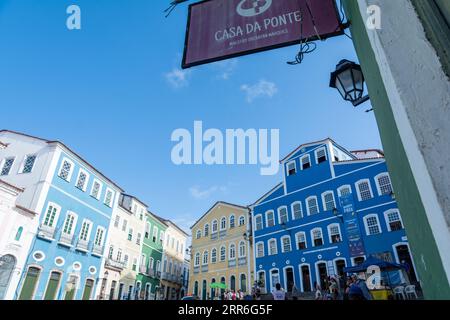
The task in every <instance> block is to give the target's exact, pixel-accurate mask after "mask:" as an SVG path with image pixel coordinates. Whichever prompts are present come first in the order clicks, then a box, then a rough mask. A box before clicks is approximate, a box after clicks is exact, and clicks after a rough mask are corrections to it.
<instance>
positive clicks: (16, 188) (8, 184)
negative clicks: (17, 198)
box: [0, 179, 25, 192]
mask: <svg viewBox="0 0 450 320" xmlns="http://www.w3.org/2000/svg"><path fill="white" fill-rule="evenodd" d="M0 183H1V184H4V185H6V186H7V187H9V188H11V189H14V190H15V191H17V192H24V191H25V189H24V188H20V187H16V186H15V185H13V184H11V183H9V182H6V181H5V180H1V179H0Z"/></svg>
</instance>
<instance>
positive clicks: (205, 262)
mask: <svg viewBox="0 0 450 320" xmlns="http://www.w3.org/2000/svg"><path fill="white" fill-rule="evenodd" d="M207 264H208V251H205V252H203V265H207Z"/></svg>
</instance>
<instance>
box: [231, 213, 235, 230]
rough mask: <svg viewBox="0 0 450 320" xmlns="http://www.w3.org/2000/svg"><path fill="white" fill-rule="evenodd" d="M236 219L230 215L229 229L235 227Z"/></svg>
mask: <svg viewBox="0 0 450 320" xmlns="http://www.w3.org/2000/svg"><path fill="white" fill-rule="evenodd" d="M235 220H236V219H235V217H234V214H232V215H231V216H230V229H233V228H234V227H235V226H236V221H235Z"/></svg>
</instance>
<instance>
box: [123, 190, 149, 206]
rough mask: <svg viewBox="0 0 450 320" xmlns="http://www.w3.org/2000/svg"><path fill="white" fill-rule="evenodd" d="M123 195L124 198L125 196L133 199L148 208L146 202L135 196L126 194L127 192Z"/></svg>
mask: <svg viewBox="0 0 450 320" xmlns="http://www.w3.org/2000/svg"><path fill="white" fill-rule="evenodd" d="M121 195H123V196H125V197H130V198H133V199H134V200H137V201H138V202H139V203H140V204H142V205H144V206H145V207H146V208H148V205H147V204H146V203H145V202H143V201H141V200H140V199H139V198H138V197H135V196H133V195H131V194H128V193H125V192H122V193H121Z"/></svg>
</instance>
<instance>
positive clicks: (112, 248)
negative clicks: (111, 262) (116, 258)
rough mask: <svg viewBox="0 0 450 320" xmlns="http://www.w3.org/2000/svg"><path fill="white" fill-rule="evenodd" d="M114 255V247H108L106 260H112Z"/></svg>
mask: <svg viewBox="0 0 450 320" xmlns="http://www.w3.org/2000/svg"><path fill="white" fill-rule="evenodd" d="M113 255H114V247H113V246H110V247H109V252H108V259H112V258H113Z"/></svg>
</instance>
